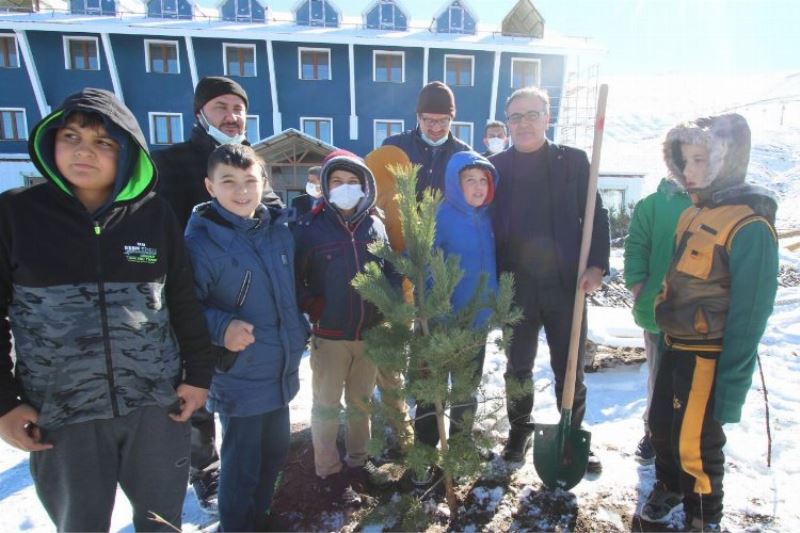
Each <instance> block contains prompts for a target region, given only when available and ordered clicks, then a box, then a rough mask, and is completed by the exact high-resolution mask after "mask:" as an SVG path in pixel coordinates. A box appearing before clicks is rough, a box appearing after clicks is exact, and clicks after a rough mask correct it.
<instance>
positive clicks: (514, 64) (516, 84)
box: [511, 57, 542, 89]
mask: <svg viewBox="0 0 800 533" xmlns="http://www.w3.org/2000/svg"><path fill="white" fill-rule="evenodd" d="M541 66H542V62H541V61H540V60H539V59H520V58H518V57H512V58H511V88H512V89H521V88H523V87H531V86H536V87H538V86H539V83H540V81H539V72H540V71H541Z"/></svg>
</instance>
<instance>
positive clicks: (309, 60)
mask: <svg viewBox="0 0 800 533" xmlns="http://www.w3.org/2000/svg"><path fill="white" fill-rule="evenodd" d="M298 53H299V54H300V79H301V80H329V79H331V51H330V50H328V49H327V48H300V49H298Z"/></svg>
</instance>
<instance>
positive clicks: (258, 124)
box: [244, 115, 261, 144]
mask: <svg viewBox="0 0 800 533" xmlns="http://www.w3.org/2000/svg"><path fill="white" fill-rule="evenodd" d="M251 119H256V136H257V137H258V138H257V139H255V140H251V139H250V129H249V128H247V121H248V120H251ZM244 124H245V136H246V137H247V141H248V142H249V143H250V144H254V143H256V142H258V141H260V140H261V117H260V116H259V115H247V116H246V117H245V121H244Z"/></svg>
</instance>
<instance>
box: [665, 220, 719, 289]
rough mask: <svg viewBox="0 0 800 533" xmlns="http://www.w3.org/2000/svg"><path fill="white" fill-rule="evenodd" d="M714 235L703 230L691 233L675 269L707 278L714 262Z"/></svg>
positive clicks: (696, 276) (693, 275)
mask: <svg viewBox="0 0 800 533" xmlns="http://www.w3.org/2000/svg"><path fill="white" fill-rule="evenodd" d="M715 244H716V236H715V235H711V234H708V233H706V232H703V231H697V232H696V233H693V234H692V235H691V236H690V237H689V238H688V239H687V241H686V247H685V248H684V250H683V253H682V254H681V257H680V259H679V260H678V264H677V265H675V269H676V270H677V271H678V272H682V273H684V274H688V275H690V276H692V277H695V278H698V279H708V276H709V274H711V266H712V265H713V263H714V246H715Z"/></svg>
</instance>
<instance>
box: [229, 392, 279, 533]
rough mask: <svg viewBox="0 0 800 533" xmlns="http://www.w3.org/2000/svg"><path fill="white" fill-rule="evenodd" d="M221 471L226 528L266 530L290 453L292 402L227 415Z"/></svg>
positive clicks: (230, 529)
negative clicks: (260, 411) (265, 410)
mask: <svg viewBox="0 0 800 533" xmlns="http://www.w3.org/2000/svg"><path fill="white" fill-rule="evenodd" d="M219 420H220V423H221V424H222V448H221V452H222V453H221V454H222V461H221V467H220V472H219V518H220V531H263V530H264V527H265V525H266V519H267V516H268V515H269V509H270V506H271V505H272V496H273V494H274V493H275V483H276V481H277V480H278V476H279V475H280V473H281V470H283V465H284V463H285V462H286V456H287V454H288V453H289V433H290V430H289V407H288V406H285V407H281V408H280V409H276V410H274V411H270V412H268V413H264V414H261V415H255V416H226V415H222V414H220V416H219Z"/></svg>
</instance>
